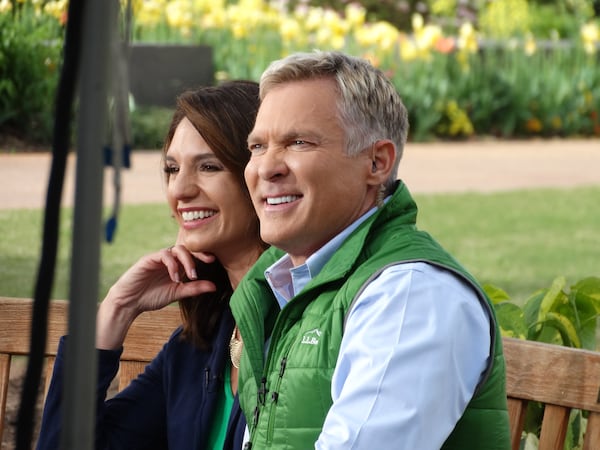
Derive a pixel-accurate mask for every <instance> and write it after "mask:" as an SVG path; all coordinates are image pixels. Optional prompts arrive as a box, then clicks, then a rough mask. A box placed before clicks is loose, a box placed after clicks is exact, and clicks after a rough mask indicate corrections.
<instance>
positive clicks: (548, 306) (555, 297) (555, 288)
mask: <svg viewBox="0 0 600 450" xmlns="http://www.w3.org/2000/svg"><path fill="white" fill-rule="evenodd" d="M566 284H567V280H566V279H565V277H563V276H560V277H556V278H555V279H554V281H553V282H552V286H550V289H548V291H547V292H546V295H544V298H543V299H542V303H541V305H540V310H539V312H538V317H537V321H538V322H544V320H545V317H546V315H547V314H548V313H549V312H551V311H553V310H554V309H555V307H556V304H557V303H558V302H559V301H560V299H561V297H563V296H564V292H563V289H564V287H565V285H566Z"/></svg>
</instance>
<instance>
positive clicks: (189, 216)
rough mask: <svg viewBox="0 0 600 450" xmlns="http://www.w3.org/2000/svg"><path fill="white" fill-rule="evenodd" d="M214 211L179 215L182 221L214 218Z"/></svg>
mask: <svg viewBox="0 0 600 450" xmlns="http://www.w3.org/2000/svg"><path fill="white" fill-rule="evenodd" d="M215 214H216V212H215V211H184V212H182V213H181V217H183V220H184V221H186V222H187V221H189V220H198V219H206V218H207V217H210V216H214V215H215Z"/></svg>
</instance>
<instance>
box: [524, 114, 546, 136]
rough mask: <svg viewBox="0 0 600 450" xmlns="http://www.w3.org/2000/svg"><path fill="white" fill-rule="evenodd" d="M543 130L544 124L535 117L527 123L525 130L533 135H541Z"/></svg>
mask: <svg viewBox="0 0 600 450" xmlns="http://www.w3.org/2000/svg"><path fill="white" fill-rule="evenodd" d="M542 128H543V126H542V122H540V120H539V119H537V118H535V117H532V118H531V119H528V120H527V122H525V129H526V130H527V131H529V132H531V133H539V132H540V131H542Z"/></svg>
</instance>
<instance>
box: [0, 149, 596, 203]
mask: <svg viewBox="0 0 600 450" xmlns="http://www.w3.org/2000/svg"><path fill="white" fill-rule="evenodd" d="M50 164H51V155H50V154H49V153H6V152H2V150H0V180H2V189H1V190H0V208H4V209H7V208H41V207H43V204H44V200H45V196H46V189H47V183H48V175H49V170H50ZM75 165H76V161H75V157H74V155H71V156H70V157H69V162H68V166H67V174H66V179H65V188H64V190H63V204H64V205H72V203H73V196H74V194H73V191H74V184H75V176H74V172H75ZM399 175H400V177H401V178H403V179H404V180H405V181H406V183H407V184H408V186H409V188H410V189H411V190H412V191H413V192H415V193H421V192H422V193H434V192H466V191H478V192H490V191H502V190H510V189H526V188H537V187H565V188H566V187H574V186H586V185H600V139H590V140H533V141H483V142H467V143H464V142H459V143H409V144H408V145H407V146H406V149H405V154H404V158H403V160H402V162H401V164H400V171H399ZM161 176H162V172H161V166H160V153H159V152H158V151H139V150H138V151H134V152H133V154H132V167H131V169H128V170H124V172H123V176H122V194H123V197H122V201H123V203H124V204H127V203H154V202H161V201H164V192H163V187H162V178H161ZM111 181H112V171H111V169H106V170H105V190H104V199H105V201H106V203H107V204H111V202H112V187H111V185H110V182H111Z"/></svg>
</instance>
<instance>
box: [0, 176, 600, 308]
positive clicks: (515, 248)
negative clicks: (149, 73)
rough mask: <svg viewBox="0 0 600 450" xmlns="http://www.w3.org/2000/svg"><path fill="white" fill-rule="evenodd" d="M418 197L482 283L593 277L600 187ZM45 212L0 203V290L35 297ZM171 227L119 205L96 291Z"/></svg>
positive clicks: (160, 214) (64, 248) (522, 291)
mask: <svg viewBox="0 0 600 450" xmlns="http://www.w3.org/2000/svg"><path fill="white" fill-rule="evenodd" d="M415 197H416V200H417V203H418V204H419V210H420V212H419V219H418V225H419V227H420V228H422V229H425V230H427V231H429V232H430V233H431V234H432V235H433V236H434V237H436V238H437V239H438V240H439V241H440V242H441V243H442V244H443V245H444V246H445V247H446V248H447V249H448V250H450V252H451V253H453V254H454V256H456V257H457V258H458V259H459V261H461V262H462V263H463V264H464V265H465V267H467V269H469V270H470V271H471V272H472V273H473V274H474V275H475V276H476V277H477V278H478V279H479V280H480V281H481V282H483V283H491V284H494V285H496V286H498V287H500V288H502V289H504V290H505V291H507V292H508V294H509V295H510V296H511V298H513V299H514V300H516V301H523V300H525V299H526V298H527V297H528V296H529V295H530V294H532V293H533V292H534V291H536V290H537V289H540V288H546V287H549V286H550V283H551V282H552V280H553V279H554V278H555V277H556V276H559V275H564V276H566V277H567V281H569V282H571V283H575V282H576V281H577V280H579V279H581V278H584V277H586V276H591V275H595V276H598V275H600V269H599V266H598V261H599V260H600V244H598V243H599V242H600V227H599V226H598V224H600V208H599V207H598V198H600V187H589V188H576V189H556V190H553V189H541V190H527V191H511V192H506V193H493V194H479V193H467V194H439V195H438V194H436V195H430V194H427V195H423V194H421V195H415ZM71 213H72V211H71V210H70V209H64V210H63V213H62V219H61V231H60V246H59V255H58V264H57V272H56V278H55V284H54V289H53V293H52V297H53V298H65V299H66V298H68V291H69V286H68V276H69V271H70V264H69V255H70V247H71V242H70V239H71V238H70V236H71V229H72V223H71ZM42 220H43V217H42V212H41V211H38V210H4V211H0V230H2V240H0V267H1V268H2V270H0V295H3V296H15V297H31V296H32V295H33V292H34V285H35V279H36V276H37V270H38V269H37V268H38V264H39V252H40V248H41V243H40V242H41V230H42ZM175 233H176V227H175V224H174V223H173V221H172V219H171V218H170V215H169V211H168V210H167V207H166V205H164V204H158V205H134V206H132V205H126V206H124V207H123V208H122V211H121V216H120V218H119V227H118V229H117V233H116V235H115V240H114V242H113V243H111V244H108V243H103V244H102V249H101V254H102V264H101V266H102V270H101V274H100V297H103V296H104V295H105V293H106V292H107V290H108V288H109V287H110V285H111V284H112V283H114V282H115V280H116V279H117V278H118V277H119V276H120V274H121V273H123V272H124V271H125V269H126V268H127V267H129V266H130V265H131V264H132V263H133V262H135V261H136V260H137V259H138V258H139V257H140V256H142V255H143V254H145V253H148V252H151V251H154V250H156V249H159V248H162V247H166V246H168V245H170V244H171V243H172V241H173V238H174V236H175Z"/></svg>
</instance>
